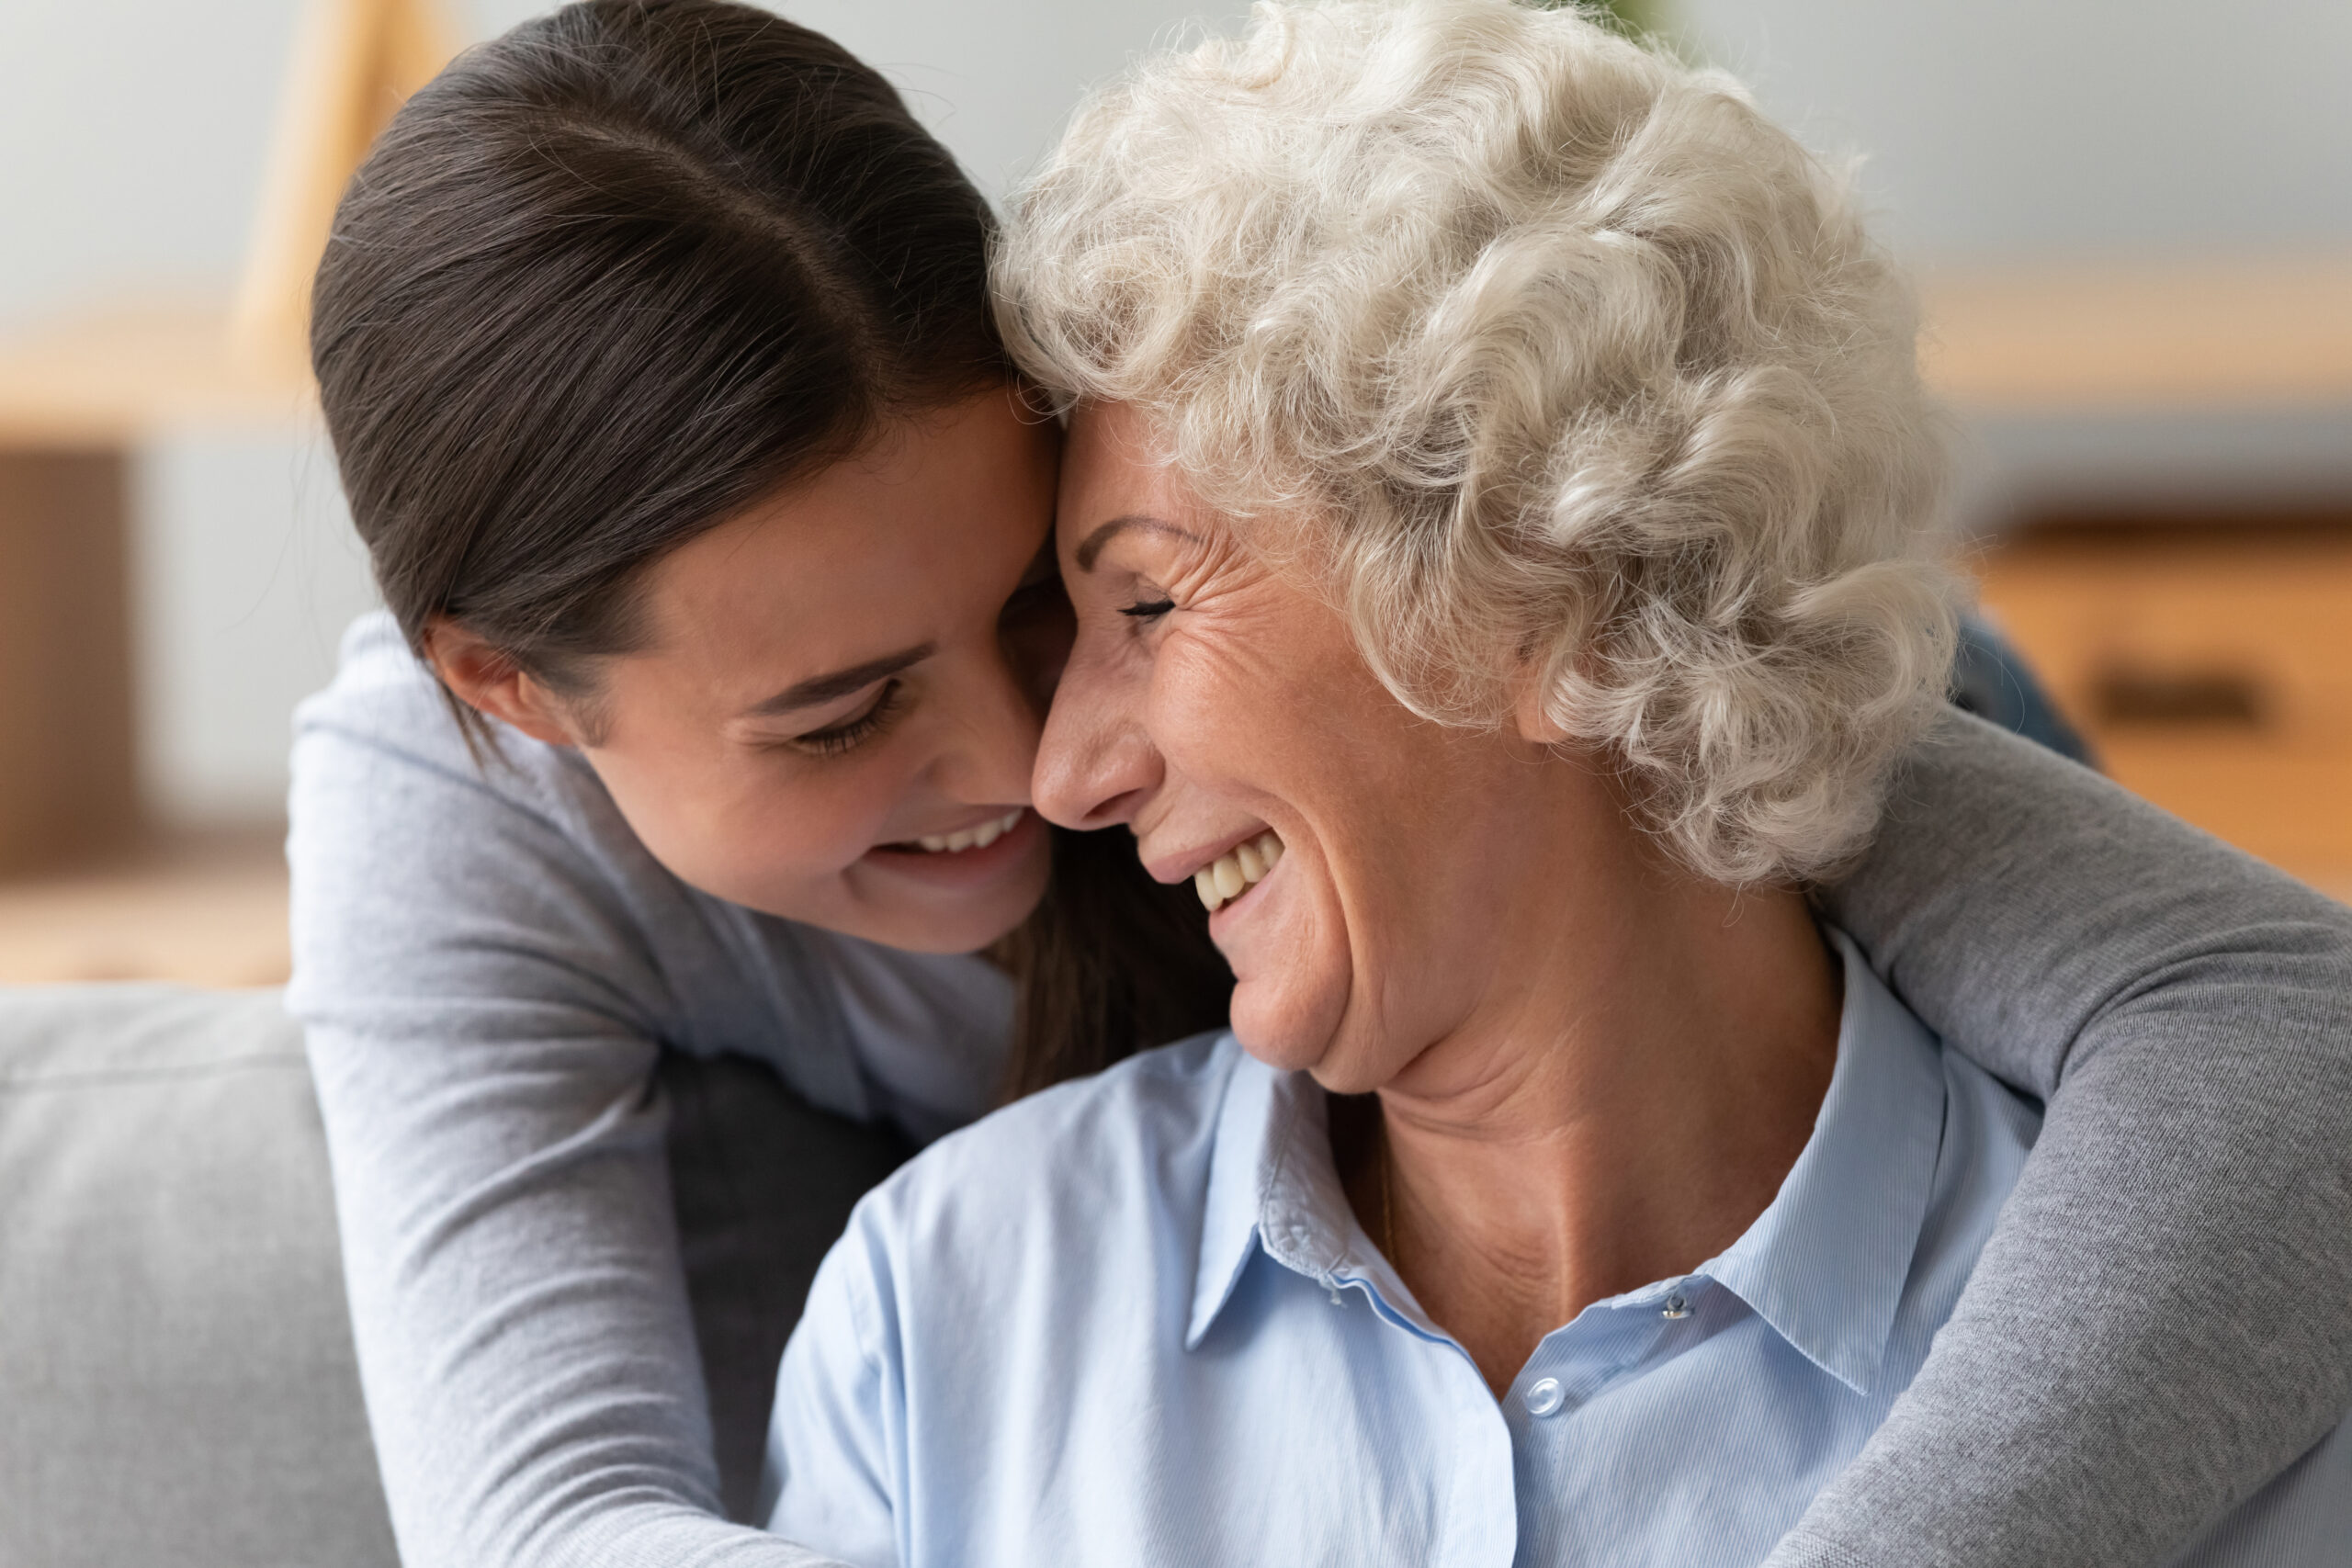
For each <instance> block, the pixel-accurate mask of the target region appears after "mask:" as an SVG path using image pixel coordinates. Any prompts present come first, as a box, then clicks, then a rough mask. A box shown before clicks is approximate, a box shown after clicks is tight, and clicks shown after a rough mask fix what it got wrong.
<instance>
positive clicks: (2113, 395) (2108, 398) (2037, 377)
mask: <svg viewBox="0 0 2352 1568" xmlns="http://www.w3.org/2000/svg"><path fill="white" fill-rule="evenodd" d="M1921 294H1922V297H1923V303H1924V306H1925V309H1926V315H1927V327H1926V331H1925V332H1924V333H1922V335H1921V338H1920V355H1921V364H1922V367H1923V368H1924V369H1925V371H1926V373H1927V376H1928V381H1929V383H1930V385H1932V386H1934V387H1935V388H1937V389H1939V391H1941V392H1942V393H1943V395H1944V396H1946V397H1947V398H1949V399H1951V400H1952V401H1954V402H1955V403H1957V404H1959V405H1961V406H1962V408H1963V409H1966V410H1970V411H1972V412H2032V411H2050V412H2061V411H2074V412H2139V411H2147V410H2161V409H2180V408H2188V409H2212V408H2233V407H2241V408H2242V407H2266V406H2279V407H2293V406H2310V405H2322V406H2325V405H2331V404H2339V403H2352V254H2335V255H2309V256H2273V257H2247V258H2241V259H2236V260H2210V261H2185V262H2177V263H2169V264H2166V263H2114V264H2108V265H2069V266H2038V267H2034V268H2031V269H2017V270H2008V271H1986V272H1981V273H1974V274H1970V273H1962V272H1951V273H1944V274H1931V275H1930V276H1928V277H1927V278H1926V279H1925V280H1924V281H1923V283H1922V286H1921Z"/></svg>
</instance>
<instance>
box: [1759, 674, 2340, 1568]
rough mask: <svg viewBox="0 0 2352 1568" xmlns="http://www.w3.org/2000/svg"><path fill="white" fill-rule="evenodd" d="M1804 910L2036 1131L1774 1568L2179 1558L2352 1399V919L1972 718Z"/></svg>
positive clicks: (1927, 756)
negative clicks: (1935, 1328)
mask: <svg viewBox="0 0 2352 1568" xmlns="http://www.w3.org/2000/svg"><path fill="white" fill-rule="evenodd" d="M1820 902H1821V904H1822V906H1823V908H1824V911H1825V913H1826V914H1827V915H1828V916H1829V918H1831V919H1834V920H1835V921H1836V922H1837V923H1838V925H1839V926H1841V927H1842V928H1844V929H1845V930H1846V931H1849V933H1851V934H1852V935H1853V937H1854V938H1855V940H1856V941H1857V942H1859V943H1860V945H1861V946H1862V948H1863V949H1864V950H1865V952H1866V953H1868V954H1869V956H1870V959H1871V964H1872V966H1873V967H1874V968H1875V969H1877V970H1878V972H1879V973H1880V974H1881V975H1882V976H1884V977H1885V978H1886V979H1887V981H1888V982H1889V983H1890V985H1892V986H1893V987H1894V989H1895V990H1896V991H1897V992H1898V993H1899V994H1900V995H1901V996H1902V997H1903V998H1904V999H1905V1001H1906V1002H1907V1003H1908V1004H1909V1005H1910V1006H1911V1007H1912V1009H1913V1010H1915V1011H1917V1013H1918V1015H1919V1016H1920V1017H1921V1018H1922V1019H1924V1020H1925V1021H1927V1022H1928V1024H1929V1026H1930V1027H1932V1028H1934V1029H1936V1030H1937V1031H1938V1032H1940V1033H1941V1034H1942V1035H1943V1036H1944V1037H1945V1039H1946V1040H1947V1041H1948V1042H1949V1043H1951V1044H1953V1045H1954V1046H1956V1047H1958V1048H1959V1049H1960V1050H1962V1052H1964V1053H1965V1054H1967V1055H1969V1056H1971V1057H1973V1059H1975V1060H1976V1061H1977V1062H1979V1063H1981V1064H1982V1065H1984V1066H1985V1067H1987V1068H1989V1069H1991V1070H1992V1071H1993V1072H1995V1073H1996V1074H1997V1075H1998V1076H2000V1077H2003V1078H2005V1079H2006V1080H2007V1081H2008V1082H2009V1083H2010V1084H2012V1085H2014V1086H2015V1087H2017V1088H2018V1089H2022V1090H2024V1091H2026V1092H2028V1093H2030V1094H2033V1095H2035V1096H2038V1097H2041V1098H2042V1099H2045V1100H2047V1101H2048V1117H2047V1120H2046V1122H2045V1124H2044V1128H2043V1132H2042V1134H2041V1141H2040V1143H2039V1144H2038V1145H2037V1146H2036V1148H2035V1150H2034V1153H2033V1155H2032V1157H2031V1158H2030V1160H2029V1161H2028V1162H2027V1166H2026V1170H2025V1174H2024V1177H2023V1179H2022V1180H2021V1182H2020V1184H2019V1186H2018V1190H2016V1192H2015V1193H2014V1194H2013V1195H2012V1197H2011V1199H2010V1201H2009V1202H2008V1204H2007V1208H2006V1209H2005V1210H2004V1212H2003V1214H2002V1217H2001V1220H2000V1222H1999V1225H1998V1227H1997V1229H1996V1232H1995V1233H1994V1235H1993V1237H1992V1239H1991V1241H1990V1243H1989V1245H1988V1246H1987V1247H1985V1252H1984V1255H1983V1257H1982V1259H1981V1261H1980V1262H1979V1264H1978V1267H1977V1269H1976V1271H1975V1274H1974V1275H1973V1278H1972V1280H1971V1281H1970V1283H1969V1285H1968V1287H1967V1290H1966V1292H1965V1293H1964V1295H1963V1296H1962V1300H1961V1302H1960V1304H1959V1308H1958V1310H1957V1312H1956V1313H1955V1314H1953V1316H1952V1318H1951V1322H1950V1324H1949V1325H1947V1326H1946V1327H1945V1328H1944V1330H1943V1331H1942V1333H1941V1334H1940V1335H1939V1337H1938V1338H1937V1340H1936V1344H1935V1348H1934V1350H1933V1352H1932V1354H1931V1355H1930V1356H1929V1357H1928V1361H1927V1363H1926V1365H1925V1367H1924V1368H1923V1369H1922V1370H1921V1371H1920V1373H1919V1375H1918V1377H1917V1380H1916V1381H1915V1382H1914V1383H1913V1384H1912V1386H1911V1388H1910V1390H1909V1391H1908V1392H1907V1393H1905V1395H1904V1396H1903V1398H1902V1399H1901V1400H1900V1401H1899V1402H1898V1403H1897V1404H1896V1405H1895V1407H1894V1412H1893V1413H1892V1415H1891V1416H1890V1417H1889V1419H1888V1420H1887V1422H1886V1424H1885V1425H1884V1427H1882V1428H1881V1429H1880V1431H1879V1432H1878V1433H1877V1434H1876V1436H1875V1437H1874V1438H1872V1440H1871V1443H1870V1444H1869V1446H1868V1447H1867V1448H1866V1449H1865V1450H1863V1452H1862V1454H1861V1455H1860V1458H1859V1459H1857V1461H1855V1463H1854V1464H1853V1465H1852V1466H1851V1467H1850V1468H1849V1470H1848V1471H1847V1472H1845V1473H1844V1474H1842V1475H1841V1476H1839V1477H1838V1479H1837V1480H1836V1481H1834V1482H1832V1483H1831V1484H1830V1485H1829V1486H1827V1487H1826V1488H1825V1489H1824V1491H1823V1492H1822V1493H1821V1495H1819V1496H1818V1497H1817V1498H1816V1499H1815V1502H1814V1504H1813V1506H1812V1507H1811V1508H1810V1510H1809V1511H1808V1512H1807V1513H1806V1514H1805V1516H1804V1519H1803V1520H1802V1521H1801V1522H1800V1523H1799V1525H1798V1526H1797V1528H1796V1529H1794V1530H1793V1531H1792V1532H1791V1534H1790V1535H1789V1536H1788V1538H1787V1539H1786V1540H1783V1541H1782V1542H1781V1546H1780V1547H1779V1548H1778V1549H1777V1550H1776V1551H1775V1552H1774V1553H1773V1555H1772V1556H1771V1558H1770V1560H1769V1563H1768V1568H1863V1565H1865V1564H1867V1565H1868V1568H1930V1565H1934V1568H1946V1565H1950V1568H1961V1565H1962V1564H1965V1565H1968V1568H2028V1565H2029V1564H2032V1565H2046V1564H2050V1563H2058V1562H2064V1563H2067V1564H2070V1565H2071V1568H2139V1565H2144V1564H2148V1563H2154V1562H2163V1561H2165V1560H2167V1559H2168V1558H2169V1557H2170V1556H2171V1555H2173V1554H2174V1553H2176V1552H2177V1551H2180V1550H2181V1549H2182V1548H2183V1547H2184V1546H2185V1545H2187V1544H2188V1541H2189V1540H2190V1539H2191V1538H2192V1537H2193V1536H2194V1535H2195V1534H2196V1533H2197V1531H2198V1530H2199V1527H2201V1526H2203V1525H2205V1524H2206V1523H2208V1522H2210V1521H2211V1520H2212V1519H2213V1518H2215V1517H2218V1516H2219V1515H2221V1514H2222V1512H2223V1511H2224V1510H2225V1509H2227V1508H2228V1507H2230V1506H2232V1505H2233V1504H2235V1503H2237V1502H2239V1501H2241V1500H2243V1499H2244V1498H2245V1496H2247V1495H2249V1494H2250V1493H2252V1492H2253V1491H2255V1490H2256V1488H2257V1487H2258V1486H2259V1485H2260V1484H2261V1483H2263V1482H2265V1481H2266V1480H2267V1479H2268V1478H2269V1477H2270V1476H2271V1475H2273V1474H2274V1473H2276V1472H2278V1471H2280V1470H2282V1469H2284V1468H2285V1467H2286V1466H2287V1465H2288V1464H2289V1463H2290V1462H2291V1461H2293V1460H2294V1459H2296V1458H2297V1457H2298V1456H2299V1455H2301V1453H2303V1452H2304V1451H2305V1450H2308V1449H2309V1448H2310V1447H2311V1446H2312V1444H2313V1443H2315V1442H2316V1441H2318V1440H2319V1439H2320V1438H2321V1437H2322V1436H2323V1435H2324V1433H2325V1432H2326V1431H2327V1430H2328V1428H2329V1427H2332V1426H2334V1425H2335V1423H2336V1422H2337V1421H2339V1420H2341V1419H2342V1418H2343V1416H2344V1415H2345V1413H2346V1408H2347V1406H2352V1244H2347V1241H2346V1238H2347V1237H2352V911H2347V910H2346V908H2344V907H2343V906H2341V905H2338V904H2336V903H2335V902H2333V901H2331V900H2329V899H2326V898H2324V897H2320V896H2319V895H2318V894H2316V893H2314V892H2312V890H2310V889H2309V888H2306V887H2304V886H2301V885H2300V884H2298V883H2295V882H2293V881H2291V880H2290V879H2289V878H2288V877H2286V876H2284V875H2282V874H2278V873H2277V872H2275V871H2273V870H2271V869H2269V868H2267V867H2266V866H2264V865H2262V864H2260V863H2256V862H2255V861H2253V860H2251V859H2250V858H2248V857H2247V856H2245V855H2243V854H2241V853H2239V852H2236V851H2233V850H2232V849H2230V848H2228V847H2227V846H2225V845H2223V844H2222V843H2220V842H2219V841H2217V840H2214V839H2212V838H2211V837H2209V836H2207V835H2206V834H2203V833H2201V832H2199V831H2198V830H2196V829H2192V828H2189V827H2188V826H2186V825H2185V824H2183V823H2181V822H2179V821H2177V819H2175V818H2171V817H2169V816H2167V815H2165V813H2163V812H2161V811H2159V810H2157V809H2155V808H2154V807H2150V806H2148V805H2146V804H2145V803H2143V802H2141V801H2139V800H2137V799H2135V798H2133V797H2132V796H2131V795H2127V794H2126V793H2125V792H2124V791H2122V790H2121V789H2120V788H2118V787H2116V786H2115V785H2114V784H2110V783H2109V782H2108V781H2106V780H2105V779H2102V778H2100V777H2098V775H2097V774H2095V773H2091V772H2089V771H2088V770H2086V769H2084V768H2081V767H2078V766H2076V765H2075V764H2074V763H2072V762H2069V761H2064V760H2062V759H2060V758H2058V757H2055V756H2052V755H2051V754H2050V753H2048V752H2046V751H2044V750H2041V749H2040V748H2038V747H2035V746H2032V745H2030V744H2029V743H2027V742H2025V741H2022V740H2019V739H2016V738H2015V737H2013V736H2010V735H2007V734H2005V733H2003V732H2002V731H2000V730H1997V729H1996V728H1993V727H1991V726H1989V725H1986V724H1984V723H1983V722H1981V721H1979V720H1976V719H1973V718H1968V717H1965V716H1960V715H1957V714H1955V715H1953V716H1951V717H1950V718H1948V719H1946V720H1945V721H1943V723H1942V724H1941V726H1940V728H1939V730H1938V732H1937V733H1936V735H1935V736H1934V737H1932V738H1931V739H1930V740H1929V742H1928V743H1927V744H1926V745H1924V746H1923V747H1922V748H1921V749H1920V750H1919V751H1918V752H1917V755H1916V756H1915V757H1914V758H1913V759H1912V761H1911V763H1910V765H1909V766H1908V768H1907V771H1906V773H1905V775H1904V776H1903V777H1902V778H1901V779H1900V780H1899V781H1898V783H1897V784H1896V786H1895V791H1894V797H1893V801H1892V804H1891V807H1890V810H1889V813H1888V817H1887V819H1886V821H1885V824H1884V826H1883V829H1882V830H1881V832H1880V834H1879V836H1878V838H1877V840H1876V841H1875V844H1874V846H1873V847H1872V849H1871V852H1869V854H1868V856H1867V857H1866V858H1865V860H1864V861H1863V862H1862V863H1861V864H1860V867H1859V868H1858V869H1857V870H1856V871H1855V872H1854V873H1853V874H1851V875H1850V876H1849V878H1847V879H1846V880H1844V881H1843V882H1842V883H1840V884H1839V885H1838V886H1834V887H1830V888H1827V889H1826V890H1824V891H1823V893H1822V894H1821V896H1820Z"/></svg>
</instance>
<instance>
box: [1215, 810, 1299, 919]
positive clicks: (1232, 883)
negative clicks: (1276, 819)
mask: <svg viewBox="0 0 2352 1568" xmlns="http://www.w3.org/2000/svg"><path fill="white" fill-rule="evenodd" d="M1282 858H1283V841H1282V840H1280V839H1278V838H1276V837H1275V836H1274V830H1273V829H1271V828H1269V829H1266V830H1265V831H1264V832H1262V833H1261V834H1259V835H1258V836H1257V837H1256V838H1254V839H1252V840H1250V841H1249V842H1248V843H1244V844H1236V845H1234V846H1233V848H1231V849H1229V850H1227V851H1226V852H1225V853H1223V854H1221V855H1219V856H1217V857H1216V859H1215V860H1213V861H1211V862H1210V863H1208V864H1206V865H1204V866H1203V867H1201V869H1200V870H1198V871H1196V872H1194V873H1193V891H1195V892H1197V893H1198V894H1200V896H1201V902H1202V903H1204V904H1205V905H1207V906H1208V908H1209V913H1210V914H1212V915H1214V914H1216V912H1217V911H1218V910H1219V909H1222V908H1225V907H1226V906H1227V904H1230V903H1232V902H1233V901H1234V900H1235V899H1236V898H1238V897H1241V895H1242V894H1244V893H1246V892H1248V891H1249V890H1250V888H1252V887H1255V886H1258V884H1259V882H1260V881H1261V879H1263V878H1264V876H1265V874H1266V873H1268V872H1270V871H1272V870H1273V869H1274V864H1275V863H1276V862H1278V861H1280V860H1281V859H1282Z"/></svg>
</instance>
